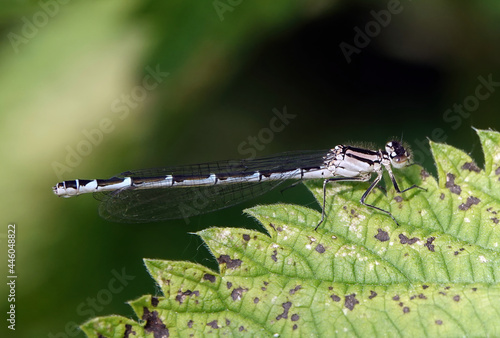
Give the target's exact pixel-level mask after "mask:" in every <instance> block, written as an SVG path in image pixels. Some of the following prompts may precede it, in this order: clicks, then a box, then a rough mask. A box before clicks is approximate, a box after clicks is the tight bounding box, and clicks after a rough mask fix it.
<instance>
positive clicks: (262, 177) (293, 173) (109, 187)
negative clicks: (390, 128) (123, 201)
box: [52, 167, 332, 197]
mask: <svg viewBox="0 0 500 338" xmlns="http://www.w3.org/2000/svg"><path fill="white" fill-rule="evenodd" d="M331 176H332V173H331V172H330V171H329V170H328V169H325V168H321V167H313V168H299V169H293V170H287V171H281V172H273V171H270V170H266V171H254V172H239V173H217V174H208V175H201V176H200V175H166V176H160V177H123V178H117V177H113V178H110V179H106V180H102V179H96V180H72V181H64V182H60V183H58V184H56V185H55V186H54V187H53V188H52V189H53V191H54V194H56V195H58V196H61V197H71V196H77V195H80V194H85V193H94V192H101V191H115V190H121V189H155V188H178V187H196V186H198V187H199V186H210V185H216V184H234V183H258V182H265V181H274V180H286V179H311V178H328V177H331Z"/></svg>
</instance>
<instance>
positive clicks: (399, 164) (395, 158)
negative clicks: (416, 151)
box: [385, 141, 411, 169]
mask: <svg viewBox="0 0 500 338" xmlns="http://www.w3.org/2000/svg"><path fill="white" fill-rule="evenodd" d="M385 151H386V152H387V154H388V155H389V158H390V160H391V164H392V165H393V166H394V167H395V168H398V169H399V168H403V167H405V166H407V165H409V164H410V157H411V155H410V153H409V152H408V151H407V150H406V149H405V148H404V147H403V145H402V144H401V143H399V142H398V141H391V142H387V144H386V145H385Z"/></svg>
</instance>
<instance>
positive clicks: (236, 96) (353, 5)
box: [0, 0, 500, 337]
mask: <svg viewBox="0 0 500 338" xmlns="http://www.w3.org/2000/svg"><path fill="white" fill-rule="evenodd" d="M498 22H500V3H499V2H498V1H492V0H490V1H481V2H466V1H429V0H427V1H418V2H411V1H401V2H399V1H306V0H303V1H272V2H271V1H263V0H262V1H237V0H220V1H219V0H216V1H198V2H196V3H193V2H187V1H168V2H166V1H118V0H109V1H77V0H74V1H62V0H60V1H57V0H45V1H43V0H42V1H40V2H39V1H22V2H21V1H16V2H11V3H9V2H5V3H4V5H3V8H2V11H1V13H0V32H1V34H2V37H3V39H2V40H1V44H0V74H1V75H0V112H1V113H0V119H1V120H0V121H1V123H0V137H1V142H0V149H1V155H2V165H1V166H0V177H1V180H2V192H1V194H0V198H1V202H0V206H1V208H2V212H1V217H2V219H1V222H0V226H1V231H0V238H1V243H2V245H1V251H0V252H1V253H2V255H3V257H4V260H3V262H4V263H3V265H2V269H3V270H2V271H4V275H5V276H7V259H6V256H7V246H6V233H7V225H8V224H9V223H15V224H16V225H17V247H16V249H17V262H16V263H17V265H16V269H17V271H16V273H17V275H18V279H17V289H16V291H17V294H16V296H17V297H16V303H15V304H16V310H17V312H16V331H15V332H12V331H10V330H7V324H6V319H7V315H6V312H7V311H8V306H9V303H8V302H7V292H8V289H7V285H6V283H5V282H4V283H2V284H1V286H0V297H1V298H2V301H1V303H0V304H2V313H3V317H2V322H3V324H2V327H1V329H0V330H1V331H0V335H1V336H4V337H5V336H12V337H75V336H83V334H82V333H81V332H79V331H77V330H75V329H74V325H75V324H81V323H82V322H84V321H86V320H87V319H89V318H90V317H92V316H95V315H97V316H103V315H109V314H114V313H116V314H121V315H124V316H128V317H131V318H134V319H136V318H135V317H134V315H133V313H132V311H131V309H130V308H129V307H128V305H127V304H126V301H128V300H132V299H135V298H137V297H139V296H141V295H143V294H146V293H149V294H158V292H159V290H158V289H157V288H156V287H155V285H154V282H153V280H152V279H151V278H150V277H149V276H148V274H147V272H146V271H145V269H144V266H143V263H142V258H143V257H147V258H162V259H167V260H190V261H195V262H199V263H201V264H205V265H208V266H210V267H213V268H215V266H216V265H215V264H214V261H213V259H212V258H211V256H210V255H209V254H208V253H207V251H206V249H205V247H204V245H203V243H202V242H201V241H200V240H199V239H198V238H197V237H196V236H194V235H192V234H189V233H190V232H196V231H198V230H200V229H204V228H206V227H210V226H245V227H251V228H257V229H258V228H259V226H258V225H257V224H256V223H255V221H253V220H252V219H249V218H248V217H247V216H245V215H243V214H242V209H243V208H245V207H250V206H252V205H255V204H256V203H273V202H277V201H285V202H291V203H301V204H304V205H310V206H311V207H314V208H317V206H316V204H315V203H314V200H313V198H312V195H310V194H309V193H308V192H307V191H306V190H305V189H304V188H303V187H297V188H294V189H289V190H287V191H286V192H284V193H282V194H281V193H280V192H274V193H271V194H269V195H266V196H264V197H262V198H259V199H258V200H254V201H250V202H248V203H245V204H243V205H238V206H235V207H232V208H229V209H226V210H222V211H219V212H215V213H212V214H208V215H204V216H198V217H194V218H192V219H190V221H189V223H188V224H186V222H184V221H183V220H178V221H165V222H161V223H152V224H140V225H126V224H116V223H110V222H107V221H104V220H102V219H101V218H99V216H98V214H97V205H98V202H97V201H96V200H94V199H93V198H92V197H91V196H81V197H78V198H71V199H61V198H57V197H56V196H54V195H53V194H52V191H51V187H52V186H53V185H54V184H55V183H56V182H58V181H60V180H62V179H64V180H68V179H75V178H108V177H111V176H113V175H115V174H117V173H120V172H122V171H125V170H131V169H140V168H147V167H156V166H166V165H177V164H187V163H196V162H206V161H211V160H219V159H230V158H244V157H248V155H249V154H250V153H249V149H250V148H251V146H250V145H249V144H248V140H249V137H255V138H256V139H257V140H258V142H259V146H258V147H253V149H254V150H255V152H256V154H257V155H258V156H264V155H269V154H273V153H276V152H281V151H288V150H306V149H326V148H331V147H333V146H334V145H336V144H339V143H346V142H350V141H356V142H373V143H375V144H376V145H377V146H382V145H383V144H384V142H386V141H387V140H388V139H389V138H391V137H397V138H400V137H401V136H403V139H404V140H405V141H406V142H407V143H409V144H410V145H411V146H412V147H413V149H414V152H415V158H416V160H417V161H419V162H420V163H422V164H423V165H424V166H425V167H426V168H427V169H428V170H429V171H431V172H434V164H433V162H432V158H431V157H430V153H429V151H428V146H427V137H429V138H431V139H433V140H434V141H444V142H446V143H449V144H452V145H454V146H457V147H459V148H462V149H464V150H465V151H466V152H468V153H471V154H472V156H473V157H474V158H475V159H476V160H477V162H478V163H479V164H482V153H481V149H480V145H479V143H478V139H477V137H476V135H475V133H474V132H473V130H472V129H471V126H474V127H477V128H493V129H496V130H498V129H500V128H499V127H500V114H499V108H500V90H499V89H500V87H499V85H500V83H499V82H500V57H499V56H500V54H499V52H500V25H499V24H498ZM346 50H348V51H350V52H346ZM346 56H347V57H346ZM152 73H154V74H155V76H151V74H152ZM167 73H168V75H167ZM144 81H146V82H144ZM485 81H486V82H488V81H489V82H490V85H489V90H487V86H484V85H483V87H481V88H479V89H478V85H480V84H481V83H483V82H485ZM153 87H154V88H153ZM486 96H487V97H486ZM456 105H464V108H463V109H462V110H461V111H460V110H459V106H456ZM284 107H286V111H287V113H288V114H291V115H293V118H290V119H289V123H288V124H287V125H286V126H285V127H284V128H282V130H281V131H279V132H275V133H272V134H269V133H266V131H265V130H266V129H265V128H269V127H270V124H271V123H272V121H274V120H273V116H275V111H276V110H278V111H280V112H283V109H284ZM457 107H458V108H457ZM245 142H246V143H245ZM113 271H114V272H113ZM116 273H118V274H120V275H121V274H123V273H125V274H126V275H127V276H130V277H129V279H128V280H125V281H123V282H122V283H120V282H117V279H116V276H115V275H116ZM132 277H133V278H132ZM5 280H6V278H5Z"/></svg>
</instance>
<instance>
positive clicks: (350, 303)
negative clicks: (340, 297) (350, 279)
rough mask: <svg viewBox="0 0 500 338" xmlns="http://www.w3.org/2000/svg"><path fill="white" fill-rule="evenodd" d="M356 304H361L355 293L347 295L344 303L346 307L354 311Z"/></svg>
mask: <svg viewBox="0 0 500 338" xmlns="http://www.w3.org/2000/svg"><path fill="white" fill-rule="evenodd" d="M356 304H359V301H358V300H357V299H356V294H355V293H353V294H351V295H347V296H345V303H344V305H345V307H346V308H348V309H349V310H351V311H352V310H353V309H354V306H356Z"/></svg>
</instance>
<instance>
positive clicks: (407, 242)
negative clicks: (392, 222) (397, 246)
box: [399, 234, 420, 245]
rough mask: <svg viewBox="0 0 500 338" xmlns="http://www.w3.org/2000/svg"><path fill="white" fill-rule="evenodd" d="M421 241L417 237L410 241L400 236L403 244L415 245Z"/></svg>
mask: <svg viewBox="0 0 500 338" xmlns="http://www.w3.org/2000/svg"><path fill="white" fill-rule="evenodd" d="M419 240H420V238H417V237H413V238H412V239H409V238H408V237H406V236H405V235H403V234H399V241H400V243H401V244H408V245H412V244H415V243H416V242H418V241H419Z"/></svg>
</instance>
